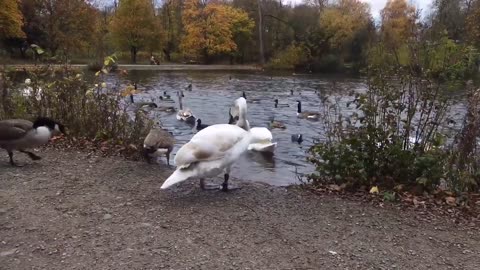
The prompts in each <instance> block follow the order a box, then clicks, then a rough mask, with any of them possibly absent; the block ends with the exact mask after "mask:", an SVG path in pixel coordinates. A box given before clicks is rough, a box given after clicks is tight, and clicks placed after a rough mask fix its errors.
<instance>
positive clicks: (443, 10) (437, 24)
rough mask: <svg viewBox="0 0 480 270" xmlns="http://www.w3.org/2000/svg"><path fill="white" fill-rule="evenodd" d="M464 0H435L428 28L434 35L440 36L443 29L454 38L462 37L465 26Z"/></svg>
mask: <svg viewBox="0 0 480 270" xmlns="http://www.w3.org/2000/svg"><path fill="white" fill-rule="evenodd" d="M463 1H464V0H435V1H434V2H433V7H434V11H433V13H432V14H431V27H430V30H431V32H432V34H433V35H434V36H435V37H441V36H442V35H443V32H444V31H447V33H448V36H449V37H450V38H451V39H454V40H460V39H463V36H464V27H465V11H464V10H463V8H462V4H463V3H462V2H463Z"/></svg>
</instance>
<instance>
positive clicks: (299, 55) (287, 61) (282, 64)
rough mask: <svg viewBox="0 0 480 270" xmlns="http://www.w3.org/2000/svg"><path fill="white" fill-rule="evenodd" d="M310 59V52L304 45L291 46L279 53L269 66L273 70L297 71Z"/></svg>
mask: <svg viewBox="0 0 480 270" xmlns="http://www.w3.org/2000/svg"><path fill="white" fill-rule="evenodd" d="M309 59H310V52H309V50H308V48H307V47H306V46H304V45H303V44H291V45H290V46H288V47H287V48H286V49H285V50H283V51H281V52H280V53H278V54H277V55H276V56H275V57H273V59H272V60H271V61H270V63H269V64H268V67H269V68H271V69H295V68H296V67H298V66H301V65H305V64H306V63H308V61H309Z"/></svg>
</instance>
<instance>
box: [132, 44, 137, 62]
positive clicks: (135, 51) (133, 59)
mask: <svg viewBox="0 0 480 270" xmlns="http://www.w3.org/2000/svg"><path fill="white" fill-rule="evenodd" d="M130 55H131V57H132V64H136V63H137V47H135V46H132V47H131V49H130Z"/></svg>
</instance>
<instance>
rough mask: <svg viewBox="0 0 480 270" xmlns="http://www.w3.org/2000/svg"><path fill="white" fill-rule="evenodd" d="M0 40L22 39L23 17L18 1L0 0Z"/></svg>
mask: <svg viewBox="0 0 480 270" xmlns="http://www.w3.org/2000/svg"><path fill="white" fill-rule="evenodd" d="M0 7H1V8H0V39H3V38H24V37H25V33H24V32H23V30H22V26H23V15H22V13H21V11H20V8H19V1H18V0H0Z"/></svg>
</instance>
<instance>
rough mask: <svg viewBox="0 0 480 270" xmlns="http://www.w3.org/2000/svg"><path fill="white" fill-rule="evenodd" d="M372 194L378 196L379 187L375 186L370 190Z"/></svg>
mask: <svg viewBox="0 0 480 270" xmlns="http://www.w3.org/2000/svg"><path fill="white" fill-rule="evenodd" d="M370 193H372V194H378V187H377V186H373V187H372V188H371V189H370Z"/></svg>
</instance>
